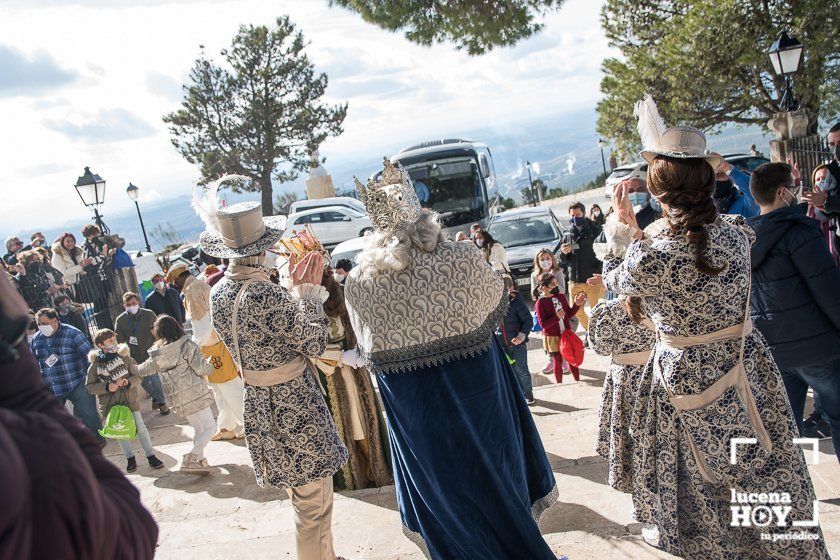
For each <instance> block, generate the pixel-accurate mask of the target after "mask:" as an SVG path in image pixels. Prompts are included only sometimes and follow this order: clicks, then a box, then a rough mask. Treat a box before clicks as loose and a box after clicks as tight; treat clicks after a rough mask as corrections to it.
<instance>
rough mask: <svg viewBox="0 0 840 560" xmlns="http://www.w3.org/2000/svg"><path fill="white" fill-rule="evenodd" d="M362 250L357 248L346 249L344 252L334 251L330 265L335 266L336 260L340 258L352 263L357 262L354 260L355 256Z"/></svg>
mask: <svg viewBox="0 0 840 560" xmlns="http://www.w3.org/2000/svg"><path fill="white" fill-rule="evenodd" d="M361 252H362V250H361V249H358V250H356V251H347V252H346V253H336V254H334V255H333V256H332V258H331V259H330V266H331V267H333V268H335V265H336V264H338V261H340V260H341V259H347V260H349V261H350V262H352V263H353V264H359V263H357V262H356V257H357V256H358V255H359V253H361Z"/></svg>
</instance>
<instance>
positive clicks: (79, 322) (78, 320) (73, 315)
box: [58, 310, 93, 344]
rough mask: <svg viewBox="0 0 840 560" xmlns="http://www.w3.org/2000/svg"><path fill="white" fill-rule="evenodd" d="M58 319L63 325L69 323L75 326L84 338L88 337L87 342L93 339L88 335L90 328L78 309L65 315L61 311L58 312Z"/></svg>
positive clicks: (91, 341)
mask: <svg viewBox="0 0 840 560" xmlns="http://www.w3.org/2000/svg"><path fill="white" fill-rule="evenodd" d="M58 320H59V321H61V322H62V323H64V324H65V325H70V326H71V327H76V328H77V329H79V330H80V331H81V333H82V334H83V335H85V338H86V339H88V342H90V343H91V344H93V339H92V338H91V337H90V329H89V328H88V326H87V323H86V322H85V318H84V317H82V314H81V313H79V312H78V311H75V310H74V311H71V312H70V313H68V314H67V315H64V314H63V313H59V314H58Z"/></svg>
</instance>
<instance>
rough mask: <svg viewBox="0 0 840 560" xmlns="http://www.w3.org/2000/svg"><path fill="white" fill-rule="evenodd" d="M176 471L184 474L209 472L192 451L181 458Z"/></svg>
mask: <svg viewBox="0 0 840 560" xmlns="http://www.w3.org/2000/svg"><path fill="white" fill-rule="evenodd" d="M178 472H182V473H184V474H210V469H208V468H207V467H206V466H204V465H202V464H201V461H199V460H197V459H196V458H195V456H194V455H193V454H192V453H187V454H186V455H184V458H183V459H182V460H181V468H180V469H178Z"/></svg>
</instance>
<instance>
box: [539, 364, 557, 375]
mask: <svg viewBox="0 0 840 560" xmlns="http://www.w3.org/2000/svg"><path fill="white" fill-rule="evenodd" d="M552 371H554V365H553V364H552V363H551V362H548V364H547V365H546V366H545V367H544V368H542V372H540V373H551V372H552Z"/></svg>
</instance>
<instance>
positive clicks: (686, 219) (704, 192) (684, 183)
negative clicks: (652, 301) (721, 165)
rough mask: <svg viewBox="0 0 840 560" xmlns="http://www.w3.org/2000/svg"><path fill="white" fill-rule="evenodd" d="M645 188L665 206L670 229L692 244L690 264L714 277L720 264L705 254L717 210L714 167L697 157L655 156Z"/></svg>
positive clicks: (719, 271) (718, 272) (722, 268)
mask: <svg viewBox="0 0 840 560" xmlns="http://www.w3.org/2000/svg"><path fill="white" fill-rule="evenodd" d="M648 189H649V190H650V193H651V194H652V195H653V196H655V197H656V199H657V200H658V201H659V202H661V203H662V204H665V205H666V206H667V207H668V212H664V213H663V214H664V215H665V218H666V219H667V220H668V225H669V226H670V227H671V232H672V234H673V235H675V236H684V237H685V238H686V239H687V240H688V242H689V243H690V244H691V245H692V246H693V247H694V263H695V265H696V266H697V269H698V270H699V271H700V272H702V273H703V274H709V275H711V276H717V275H718V274H720V273H721V272H723V270H724V268H725V267H724V266H715V265H713V264H712V263H711V262H710V261H709V259H708V258H707V257H706V254H705V253H706V249H707V248H708V246H709V233H708V232H707V231H706V227H705V226H706V225H707V224H711V223H714V221H715V220H716V219H717V216H718V212H717V208H716V207H715V203H714V201H713V200H712V194H713V193H714V190H715V170H714V169H712V166H711V165H709V163H708V162H706V160H703V159H700V158H690V159H677V158H670V157H666V156H657V158H656V159H654V160H653V162H652V163H651V164H650V167H649V168H648Z"/></svg>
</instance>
